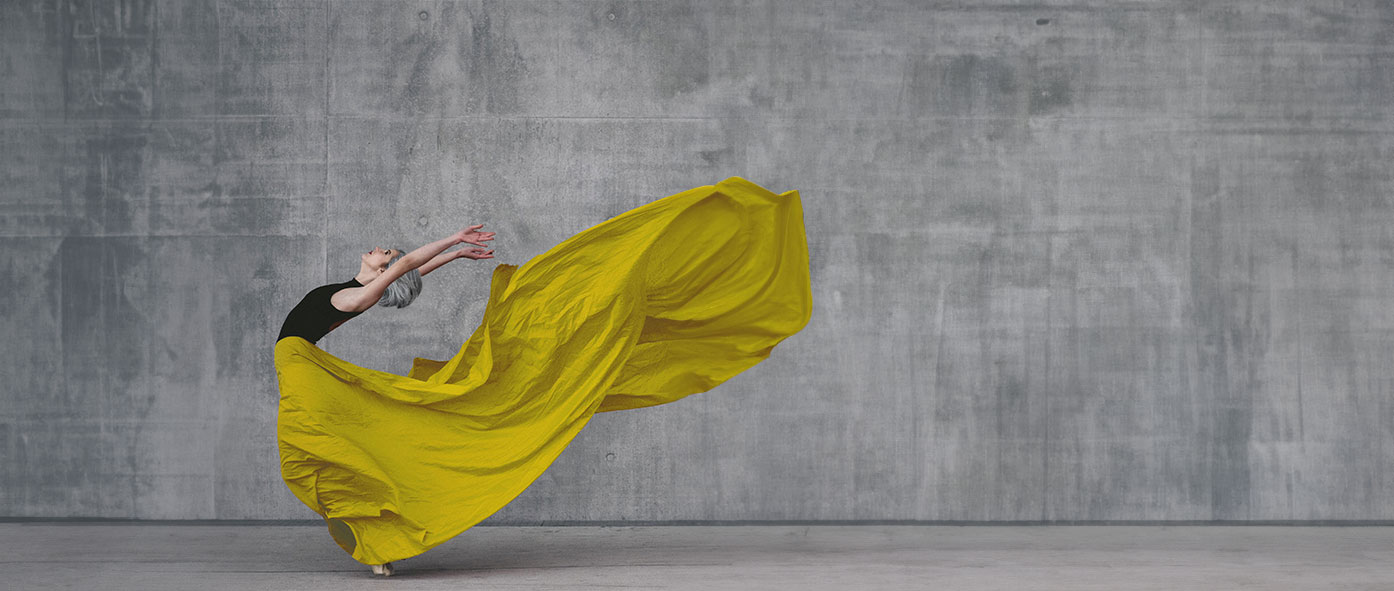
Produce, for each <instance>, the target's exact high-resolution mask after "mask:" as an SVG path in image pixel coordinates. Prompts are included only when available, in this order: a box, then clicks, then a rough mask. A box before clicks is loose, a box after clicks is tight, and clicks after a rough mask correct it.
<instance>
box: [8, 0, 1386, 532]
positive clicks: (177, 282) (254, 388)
mask: <svg viewBox="0 0 1394 591" xmlns="http://www.w3.org/2000/svg"><path fill="white" fill-rule="evenodd" d="M1391 66H1394V10H1391V8H1390V6H1389V5H1388V3H1385V2H1374V1H1366V2H1354V1H1353V2H1306V3H1273V2H1266V1H1260V0H1249V1H1239V2H1214V3H1209V2H1190V1H1155V2H1119V1H1104V0H1083V1H1074V2H1069V3H1065V2H1053V1H1048V2H1033V3H1015V2H1002V1H996V2H993V1H988V2H969V1H966V0H965V1H961V2H894V1H884V2H809V1H805V0H777V1H776V0H769V1H758V0H751V1H735V0H730V1H710V2H708V1H702V2H696V1H693V2H660V1H628V2H625V1H612V2H605V1H572V2H561V1H528V0H517V1H506V2H487V1H448V0H442V1H387V0H333V1H325V0H314V1H294V0H260V1H252V0H218V1H217V2H207V1H203V0H182V1H180V0H159V1H149V0H123V1H114V0H113V1H104V2H75V1H65V0H5V1H3V2H0V72H3V78H0V280H2V281H3V283H4V285H5V286H6V287H7V289H8V295H7V297H6V298H5V299H6V302H5V303H6V305H4V306H3V307H0V329H3V336H4V338H3V342H4V344H3V345H2V346H3V349H0V353H3V354H0V375H3V376H5V378H4V382H3V383H4V386H3V388H0V452H3V457H2V458H0V515H4V516H11V517H15V516H20V517H40V516H62V517H67V516H91V517H118V518H142V519H146V518H148V519H167V518H200V519H209V518H216V519H239V518H271V519H278V518H287V519H306V518H315V517H316V516H315V515H314V514H313V513H312V512H310V511H309V510H308V509H307V508H306V507H304V506H303V505H301V504H299V502H298V501H296V500H295V499H294V498H293V497H292V496H291V495H290V494H289V492H288V491H287V490H286V488H285V486H284V484H283V483H282V482H281V480H280V477H279V472H278V464H277V461H278V456H277V450H276V444H275V413H276V403H277V399H278V392H277V389H276V381H275V374H274V370H273V367H272V364H271V354H272V345H273V341H274V339H275V336H276V334H277V331H278V329H279V328H280V323H281V321H282V319H283V318H284V316H285V314H286V312H287V311H288V310H289V309H290V307H291V306H292V305H294V304H295V302H296V301H298V299H299V298H300V297H301V296H302V295H303V294H304V293H305V292H306V291H307V290H309V289H310V288H312V287H314V286H316V285H320V284H322V283H328V282H331V281H341V280H344V279H347V278H348V277H350V276H352V275H353V274H354V273H355V272H356V271H357V268H358V256H357V255H358V253H359V252H362V251H365V250H367V249H369V248H371V247H373V246H397V247H401V248H414V247H416V246H418V245H420V244H421V243H424V242H426V241H430V240H435V239H438V238H440V237H444V236H446V235H447V234H449V233H450V232H453V231H455V230H457V229H459V228H460V227H463V226H465V225H469V224H475V223H483V224H485V228H484V229H485V230H489V231H496V232H498V238H497V240H496V241H495V246H496V248H497V253H496V256H497V258H496V259H494V260H493V261H478V262H475V261H467V260H465V261H461V262H458V263H453V264H452V265H451V266H448V267H446V268H444V269H442V270H440V271H438V272H437V273H435V274H432V275H431V276H430V277H428V278H427V282H426V283H427V285H426V289H425V292H424V293H423V294H422V296H421V298H420V299H419V300H417V302H416V303H414V304H413V305H412V306H411V307H409V308H406V309H404V310H400V311H398V310H387V309H382V308H375V309H374V310H372V311H370V312H369V313H366V314H364V315H363V316H360V317H359V318H357V319H355V320H354V321H353V322H351V323H350V324H348V325H345V326H344V327H343V328H341V329H340V330H338V331H336V332H334V333H333V334H331V335H329V336H328V337H326V338H325V339H324V340H322V341H320V344H321V346H322V347H323V348H325V350H327V351H329V352H331V353H333V354H335V355H338V356H340V357H343V358H345V359H348V360H350V361H353V362H355V363H358V364H360V365H364V366H366V367H371V368H375V369H383V370H387V371H396V372H399V373H404V372H406V370H407V369H409V367H410V364H411V359H412V357H414V356H418V355H419V356H423V357H432V358H436V359H440V358H445V357H448V356H450V355H451V354H453V353H454V352H455V350H456V349H457V348H458V346H459V344H460V343H461V342H462V341H463V340H464V339H465V338H466V337H467V336H468V335H469V333H470V332H471V331H472V330H473V328H474V327H475V326H477V325H478V323H479V321H480V318H481V315H482V312H483V302H484V298H485V296H486V290H487V288H488V278H489V274H490V270H491V269H492V268H493V266H494V265H495V264H498V263H512V264H521V263H523V262H526V261H527V260H528V259H529V258H531V257H532V256H534V255H537V254H540V253H541V252H543V251H545V250H547V249H548V248H550V247H551V246H553V245H555V244H556V243H558V242H560V241H562V240H564V239H565V238H567V237H568V236H571V235H572V234H574V233H576V232H579V231H581V230H583V229H585V228H587V227H590V226H592V225H594V224H596V223H599V222H601V221H603V220H605V219H607V218H609V217H610V216H613V215H615V214H618V213H620V212H622V211H625V210H628V209H630V208H633V207H637V206H639V205H642V204H644V203H647V202H649V201H651V200H653V199H657V198H660V197H664V196H667V195H670V194H673V193H676V192H679V191H682V190H685V189H689V188H692V187H695V186H699V185H705V184H711V183H715V182H716V181H718V180H721V179H723V178H726V177H727V176H731V175H739V176H743V177H746V178H749V179H751V180H753V181H755V182H757V183H760V184H762V185H764V186H766V187H768V188H770V189H772V190H774V191H777V192H778V191H785V190H789V189H798V190H799V192H800V194H801V196H802V198H803V202H804V208H805V216H806V217H805V222H806V225H807V229H808V238H809V249H810V255H811V266H812V274H813V291H814V297H815V305H814V314H813V319H812V321H811V322H810V323H809V325H808V327H807V328H806V329H805V330H804V331H803V332H802V333H800V334H799V335H797V336H795V337H794V338H791V339H789V340H787V341H785V342H784V343H783V344H781V345H780V346H779V347H778V348H777V349H776V350H775V352H774V354H773V355H772V357H771V358H770V359H768V360H767V361H766V362H764V363H762V364H760V365H758V366H756V367H755V368H752V369H751V370H749V371H748V372H746V373H745V374H742V375H741V376H738V377H737V378H736V379H733V380H732V381H730V382H728V383H727V384H724V385H722V386H720V387H718V388H717V389H715V390H713V391H711V392H708V393H705V394H700V395H696V396H692V397H690V398H688V399H686V400H683V401H681V402H679V403H675V404H671V405H667V406H664V407H659V408H653V409H645V410H641V411H628V412H621V413H609V414H602V415H599V416H596V417H595V418H594V419H593V420H592V421H591V423H590V425H589V426H588V427H587V428H586V429H585V430H584V431H583V432H582V434H581V435H580V436H579V437H578V438H577V439H576V440H575V441H574V442H573V443H572V444H571V446H570V447H569V448H568V449H567V451H566V452H565V453H563V454H562V456H561V458H560V459H559V460H558V461H557V463H556V464H554V465H553V466H552V467H551V468H550V469H549V471H548V472H547V473H546V474H545V475H544V476H543V477H542V478H541V479H540V480H538V481H537V482H536V483H535V484H534V485H533V486H532V487H531V488H530V489H529V490H528V491H527V492H525V493H524V494H523V495H522V496H520V497H519V498H518V499H517V500H516V501H515V502H514V503H513V504H512V505H510V506H509V507H507V508H505V509H504V510H503V511H502V512H500V513H498V514H496V515H495V516H494V517H492V518H490V520H489V521H488V522H489V523H521V522H530V521H536V520H779V519H839V520H842V519H878V520H879V519H923V520H1066V519H1068V520H1076V519H1077V520H1143V519H1146V520H1153V519H1158V520H1160V519H1166V520H1171V519H1180V520H1210V519H1219V520H1232V519H1233V520H1267V519H1299V520H1305V519H1314V520H1329V519H1353V520H1373V519H1391V518H1394V476H1391V474H1394V400H1391V399H1390V396H1391V394H1392V393H1394V363H1391V358H1390V350H1391V345H1394V312H1390V310H1391V309H1392V308H1394V294H1392V293H1391V290H1390V287H1391V285H1394V224H1391V222H1394V203H1391V199H1394V196H1392V195H1391V193H1394V173H1391V172H1390V170H1391V169H1390V166H1389V165H1390V162H1391V157H1394V135H1391V132H1394V120H1391V116H1394V99H1391V95H1390V92H1391V91H1394V68H1391Z"/></svg>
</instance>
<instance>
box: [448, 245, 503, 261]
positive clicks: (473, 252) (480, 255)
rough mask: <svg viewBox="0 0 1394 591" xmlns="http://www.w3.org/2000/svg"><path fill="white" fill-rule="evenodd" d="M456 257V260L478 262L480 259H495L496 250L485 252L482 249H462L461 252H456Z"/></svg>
mask: <svg viewBox="0 0 1394 591" xmlns="http://www.w3.org/2000/svg"><path fill="white" fill-rule="evenodd" d="M455 256H456V258H462V259H474V260H476V261H477V260H479V259H492V258H494V249H492V248H491V249H489V250H484V249H482V248H461V249H460V250H457V251H455Z"/></svg>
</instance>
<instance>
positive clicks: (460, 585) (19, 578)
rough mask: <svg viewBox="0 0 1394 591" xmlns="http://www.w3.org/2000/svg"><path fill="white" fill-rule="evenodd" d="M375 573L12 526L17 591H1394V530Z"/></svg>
mask: <svg viewBox="0 0 1394 591" xmlns="http://www.w3.org/2000/svg"><path fill="white" fill-rule="evenodd" d="M394 564H395V566H396V567H397V572H396V574H394V575H393V576H392V577H390V578H387V579H384V578H381V577H378V578H374V577H373V576H372V575H371V573H370V572H369V570H368V567H366V566H364V565H361V564H359V563H358V562H356V561H354V560H353V559H351V558H349V557H348V555H347V554H345V553H343V551H341V550H339V548H338V547H337V546H335V545H334V543H333V542H332V541H331V540H330V538H329V536H328V534H327V532H326V531H325V528H324V527H322V526H300V525H294V526H286V525H144V524H127V523H115V524H104V523H73V522H26V523H0V565H2V566H0V568H2V569H3V579H0V580H2V581H3V583H0V586H3V587H4V588H6V589H17V590H26V591H27V590H30V589H103V590H105V589H140V590H143V591H144V590H148V591H156V590H161V589H177V590H180V591H185V590H188V589H239V590H246V589H277V590H281V589H334V590H336V591H338V590H344V589H385V588H392V589H607V588H637V589H693V590H701V591H713V590H721V589H799V590H801V591H807V590H813V589H876V590H881V589H946V590H955V591H969V590H975V589H1007V588H1021V589H1035V590H1053V589H1060V590H1070V591H1083V590H1089V589H1101V590H1102V589H1107V590H1110V591H1114V590H1120V589H1127V590H1134V591H1141V590H1149V589H1158V590H1166V591H1176V590H1183V589H1205V590H1218V589H1264V590H1270V589H1294V590H1299V589H1300V590H1303V591H1313V590H1320V589H1342V590H1371V591H1374V590H1380V591H1388V590H1390V589H1394V527H1384V526H1379V527H1374V526H1371V527H1306V526H1296V527H1285V526H1122V525H1102V526H946V525H935V526H921V525H864V526H847V525H813V526H642V527H597V526H571V527H501V526H480V527H475V528H473V529H471V530H469V531H466V532H465V533H464V534H461V535H460V536H459V537H457V538H455V539H453V540H451V541H449V542H447V543H445V544H443V545H441V546H438V547H436V548H433V549H431V550H430V551H428V552H426V553H425V554H422V555H420V556H417V557H414V558H411V559H408V560H403V561H400V562H397V563H394Z"/></svg>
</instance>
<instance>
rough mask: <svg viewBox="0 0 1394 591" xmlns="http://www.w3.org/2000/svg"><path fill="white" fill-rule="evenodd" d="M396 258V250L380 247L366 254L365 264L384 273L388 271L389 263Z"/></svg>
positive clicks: (364, 257) (364, 256)
mask: <svg viewBox="0 0 1394 591" xmlns="http://www.w3.org/2000/svg"><path fill="white" fill-rule="evenodd" d="M395 256H397V251H396V250H393V249H390V248H381V247H378V248H374V249H372V250H370V251H368V252H367V253H364V255H363V262H365V263H367V264H368V266H369V267H372V268H374V269H377V270H379V271H382V270H385V269H387V263H388V262H389V261H391V260H392V257H395Z"/></svg>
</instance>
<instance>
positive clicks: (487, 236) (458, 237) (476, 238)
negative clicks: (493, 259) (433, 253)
mask: <svg viewBox="0 0 1394 591" xmlns="http://www.w3.org/2000/svg"><path fill="white" fill-rule="evenodd" d="M482 227H484V224H475V225H473V226H470V227H468V228H465V229H463V230H460V231H459V232H456V233H455V235H454V236H451V238H454V239H455V243H456V244H459V243H461V242H468V243H470V244H473V245H475V246H486V245H485V244H483V242H482V241H484V240H493V239H494V233H493V232H480V231H479V230H478V229H479V228H482Z"/></svg>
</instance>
